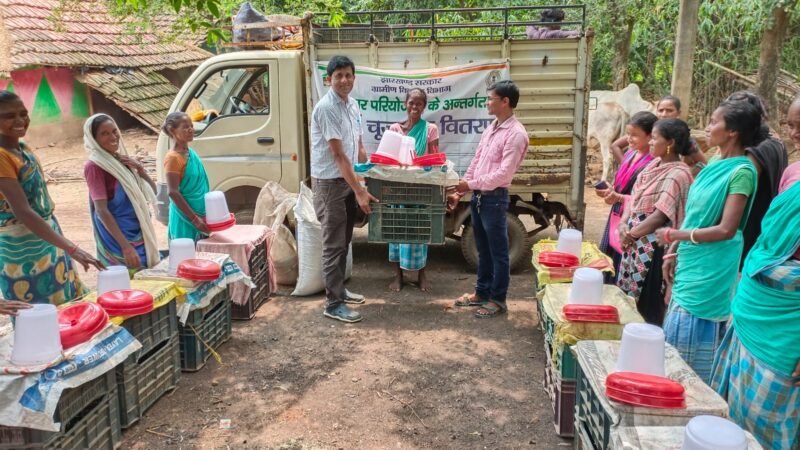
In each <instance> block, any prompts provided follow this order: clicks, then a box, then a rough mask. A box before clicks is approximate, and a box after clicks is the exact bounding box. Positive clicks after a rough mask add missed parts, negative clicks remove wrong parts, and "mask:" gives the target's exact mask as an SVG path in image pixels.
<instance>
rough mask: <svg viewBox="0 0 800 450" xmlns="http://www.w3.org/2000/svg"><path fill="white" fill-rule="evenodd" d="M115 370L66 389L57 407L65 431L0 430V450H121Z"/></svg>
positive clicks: (56, 415)
mask: <svg viewBox="0 0 800 450" xmlns="http://www.w3.org/2000/svg"><path fill="white" fill-rule="evenodd" d="M114 373H115V370H114V369H112V370H110V371H108V372H106V373H105V374H104V375H101V376H99V377H97V378H95V379H94V380H91V381H89V382H88V383H84V384H82V385H81V386H78V387H76V388H72V389H66V390H64V392H63V393H62V394H61V398H60V399H59V401H58V405H57V406H56V412H55V414H54V420H55V422H60V423H61V430H60V431H58V432H48V431H41V430H35V429H31V428H12V427H0V449H20V448H43V449H69V450H72V449H75V450H83V449H88V448H91V449H102V450H114V449H115V448H117V447H119V444H120V441H121V436H122V428H121V426H120V414H119V399H118V394H117V382H116V378H115V376H114Z"/></svg>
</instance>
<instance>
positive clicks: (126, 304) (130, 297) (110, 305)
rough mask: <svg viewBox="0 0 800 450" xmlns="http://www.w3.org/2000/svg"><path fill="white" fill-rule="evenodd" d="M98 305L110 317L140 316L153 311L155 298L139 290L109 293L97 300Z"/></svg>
mask: <svg viewBox="0 0 800 450" xmlns="http://www.w3.org/2000/svg"><path fill="white" fill-rule="evenodd" d="M97 303H98V304H99V305H100V306H102V307H103V309H105V310H106V312H107V313H108V315H110V316H138V315H140V314H147V313H149V312H150V311H152V310H153V296H152V295H151V294H150V293H149V292H145V291H141V290H139V289H124V290H118V291H108V292H106V293H105V294H103V295H101V296H100V297H98V298H97Z"/></svg>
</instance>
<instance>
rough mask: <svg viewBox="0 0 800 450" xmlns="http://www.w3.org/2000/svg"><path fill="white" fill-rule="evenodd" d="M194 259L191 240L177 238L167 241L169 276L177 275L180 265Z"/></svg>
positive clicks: (193, 248)
mask: <svg viewBox="0 0 800 450" xmlns="http://www.w3.org/2000/svg"><path fill="white" fill-rule="evenodd" d="M194 257H195V247H194V241H193V240H191V239H189V238H178V239H173V240H171V241H169V274H170V275H175V274H177V272H178V266H179V265H180V263H182V262H183V261H185V260H187V259H192V258H194Z"/></svg>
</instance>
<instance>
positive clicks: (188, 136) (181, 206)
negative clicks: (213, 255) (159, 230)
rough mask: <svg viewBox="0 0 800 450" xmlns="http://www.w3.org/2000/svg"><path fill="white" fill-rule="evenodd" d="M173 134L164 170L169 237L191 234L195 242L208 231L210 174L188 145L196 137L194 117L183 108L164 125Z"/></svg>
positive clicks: (165, 129) (190, 236)
mask: <svg viewBox="0 0 800 450" xmlns="http://www.w3.org/2000/svg"><path fill="white" fill-rule="evenodd" d="M162 130H163V131H164V133H166V134H167V135H168V136H169V137H170V138H172V142H173V146H172V149H171V150H170V151H169V152H167V154H166V156H164V173H165V174H166V178H167V186H168V187H169V198H170V200H172V201H171V202H170V204H169V239H170V240H172V239H178V238H189V239H193V240H194V241H195V242H196V241H198V240H199V239H202V237H203V236H204V235H207V234H209V232H210V231H209V229H208V225H207V224H206V221H205V215H206V204H205V195H206V193H208V190H209V187H208V176H207V175H206V170H205V169H204V168H203V162H202V161H200V157H199V156H197V153H195V152H194V150H192V149H191V148H189V143H190V142H192V140H193V139H194V127H193V126H192V120H191V119H190V118H189V116H188V115H187V114H186V113H184V112H173V113H170V114H169V115H167V118H166V120H165V121H164V126H163V127H162Z"/></svg>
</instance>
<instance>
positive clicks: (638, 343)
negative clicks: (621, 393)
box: [615, 323, 665, 377]
mask: <svg viewBox="0 0 800 450" xmlns="http://www.w3.org/2000/svg"><path fill="white" fill-rule="evenodd" d="M664 370H665V369H664V330H662V329H661V328H659V327H657V326H655V325H650V324H647V323H629V324H627V325H625V328H624V329H623V330H622V342H621V344H620V349H619V356H618V357H617V367H616V370H615V372H636V373H644V374H648V375H655V376H658V377H663V376H664V374H665V372H664Z"/></svg>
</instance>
